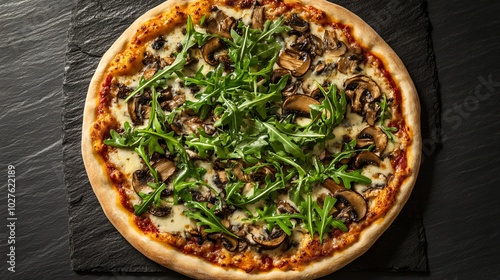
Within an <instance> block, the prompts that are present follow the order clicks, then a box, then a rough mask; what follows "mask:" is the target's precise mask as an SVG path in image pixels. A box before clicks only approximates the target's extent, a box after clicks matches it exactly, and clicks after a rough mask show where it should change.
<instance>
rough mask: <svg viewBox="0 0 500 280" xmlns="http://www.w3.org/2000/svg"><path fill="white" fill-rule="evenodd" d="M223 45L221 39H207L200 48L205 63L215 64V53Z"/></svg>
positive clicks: (216, 62)
mask: <svg viewBox="0 0 500 280" xmlns="http://www.w3.org/2000/svg"><path fill="white" fill-rule="evenodd" d="M223 47H224V45H223V43H222V40H221V39H219V38H216V37H214V38H212V39H210V40H208V41H207V42H206V43H205V45H203V47H202V48H201V55H202V56H203V59H204V60H205V62H206V63H208V64H209V65H212V66H217V65H218V64H219V60H218V59H216V57H215V53H216V52H217V51H218V50H220V49H222V48H223Z"/></svg>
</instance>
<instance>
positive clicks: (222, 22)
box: [205, 10, 236, 39]
mask: <svg viewBox="0 0 500 280" xmlns="http://www.w3.org/2000/svg"><path fill="white" fill-rule="evenodd" d="M205 23H206V30H207V32H208V33H211V34H218V35H220V36H222V37H225V38H228V39H231V28H233V26H234V25H235V24H236V20H235V19H234V18H233V17H228V16H227V15H226V14H224V12H223V11H221V10H218V11H217V12H216V14H215V17H209V18H208V19H207V20H206V21H205Z"/></svg>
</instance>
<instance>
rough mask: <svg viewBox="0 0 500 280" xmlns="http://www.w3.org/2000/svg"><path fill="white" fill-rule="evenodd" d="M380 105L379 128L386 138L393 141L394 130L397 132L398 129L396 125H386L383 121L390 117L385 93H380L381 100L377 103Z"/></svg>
mask: <svg viewBox="0 0 500 280" xmlns="http://www.w3.org/2000/svg"><path fill="white" fill-rule="evenodd" d="M377 104H378V105H379V106H380V129H382V131H383V132H384V133H385V134H386V135H387V138H389V140H391V141H392V142H394V138H395V137H396V136H395V135H394V132H397V131H398V129H397V128H396V127H391V126H387V125H386V124H385V121H386V120H388V119H390V118H391V117H392V115H391V111H390V107H389V103H388V102H387V97H386V96H385V94H383V95H382V100H381V101H380V102H379V103H377Z"/></svg>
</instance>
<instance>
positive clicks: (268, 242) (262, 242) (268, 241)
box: [252, 230, 286, 249]
mask: <svg viewBox="0 0 500 280" xmlns="http://www.w3.org/2000/svg"><path fill="white" fill-rule="evenodd" d="M252 238H253V241H255V243H257V244H258V245H259V246H260V247H262V248H264V249H275V248H277V247H278V246H280V245H281V243H283V242H284V241H285V239H286V234H285V233H284V232H283V231H282V230H277V231H274V232H273V233H271V234H269V235H268V237H267V238H265V237H264V236H263V235H252Z"/></svg>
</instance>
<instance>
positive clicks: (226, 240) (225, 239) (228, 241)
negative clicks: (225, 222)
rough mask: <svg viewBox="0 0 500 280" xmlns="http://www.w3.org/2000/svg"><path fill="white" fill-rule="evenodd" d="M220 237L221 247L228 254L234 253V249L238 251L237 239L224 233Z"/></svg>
mask: <svg viewBox="0 0 500 280" xmlns="http://www.w3.org/2000/svg"><path fill="white" fill-rule="evenodd" d="M220 237H221V243H222V246H224V248H226V249H227V250H228V251H229V252H234V251H236V249H238V243H239V241H238V239H236V238H234V237H232V236H230V235H227V234H225V233H222V234H221V235H220Z"/></svg>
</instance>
